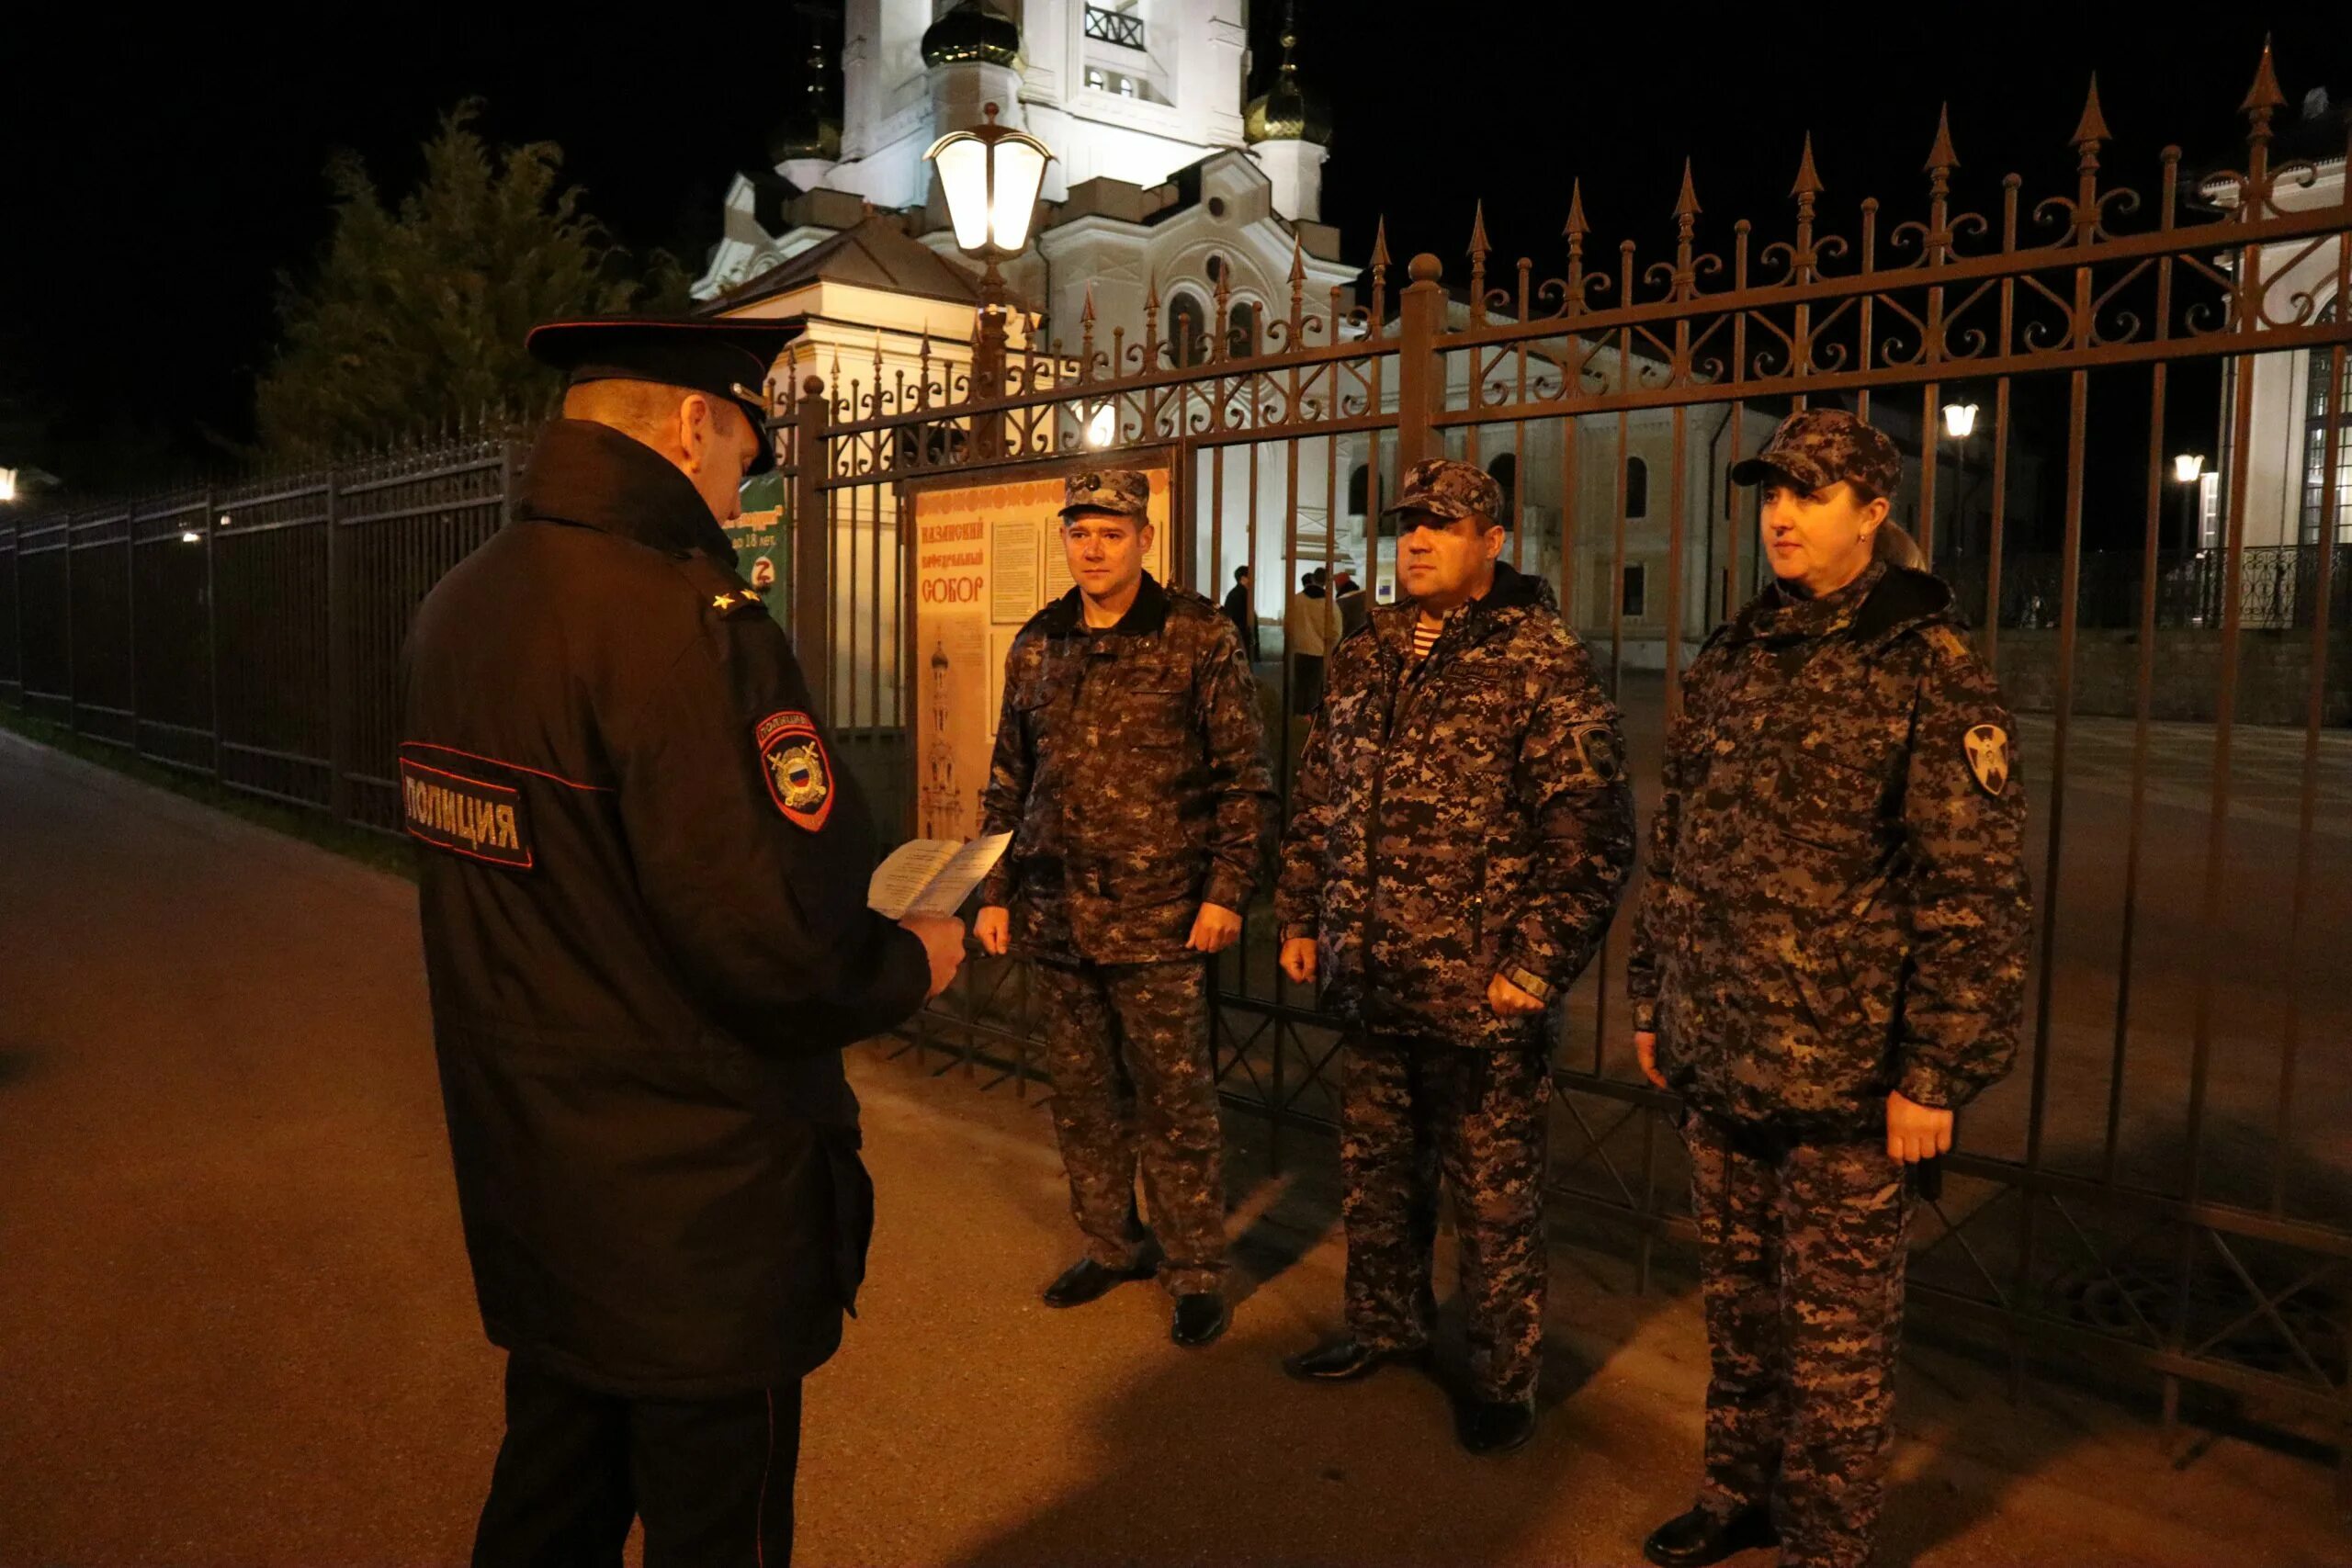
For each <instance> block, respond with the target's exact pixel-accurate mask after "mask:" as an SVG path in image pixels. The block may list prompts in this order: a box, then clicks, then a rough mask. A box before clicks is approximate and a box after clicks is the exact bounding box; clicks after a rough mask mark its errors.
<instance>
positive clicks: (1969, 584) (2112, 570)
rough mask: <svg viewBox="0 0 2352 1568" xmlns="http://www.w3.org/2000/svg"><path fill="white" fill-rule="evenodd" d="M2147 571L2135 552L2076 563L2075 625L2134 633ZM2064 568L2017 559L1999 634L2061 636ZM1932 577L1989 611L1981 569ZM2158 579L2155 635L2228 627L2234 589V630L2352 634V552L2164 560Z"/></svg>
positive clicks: (2005, 576)
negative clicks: (2019, 631)
mask: <svg viewBox="0 0 2352 1568" xmlns="http://www.w3.org/2000/svg"><path fill="white" fill-rule="evenodd" d="M2322 556H2327V557H2329V559H2326V560H2323V559H2322V558H2321V557H2322ZM2148 564H2149V563H2148V561H2147V559H2146V558H2143V556H2142V555H2141V553H2140V552H2139V551H2137V550H2086V551H2085V552H2083V554H2082V556H2081V558H2079V560H2078V561H2077V562H2076V563H2075V598H2074V611H2075V625H2076V626H2079V627H2082V628H2084V629H2086V630H2088V629H2092V628H2097V629H2100V630H2128V629H2130V628H2132V627H2135V626H2138V625H2139V624H2140V601H2141V597H2142V594H2143V591H2144V584H2143V572H2144V571H2145V570H2147V567H2148ZM2066 568H2067V558H2066V557H2065V556H2064V555H2063V554H2059V553H2056V552H2052V551H2047V550H2032V551H2013V552H2011V553H2010V555H2009V557H2008V558H2007V560H2006V561H2004V562H2003V563H2002V566H2001V574H2000V604H1999V607H1998V609H1997V611H1996V615H1997V618H1998V621H1999V624H2000V625H2002V626H2022V627H2028V628H2042V627H2055V626H2057V625H2058V624H2059V622H2060V620H2061V619H2062V618H2063V617H2064V611H2065V608H2066V600H2065V597H2064V593H2065V583H2066ZM1936 570H1937V571H1938V572H1939V573H1940V574H1941V575H1942V576H1943V578H1944V579H1945V580H1946V581H1949V582H1951V585H1952V587H1953V588H1954V589H1955V590H1956V591H1957V592H1959V594H1960V597H1961V599H1962V603H1965V604H1978V605H1981V604H1984V603H1985V590H1986V584H1987V579H1988V578H1989V577H1990V575H1991V574H1990V572H1989V571H1988V570H1987V568H1986V565H1985V562H1984V561H1981V560H1959V561H1954V560H1943V561H1939V562H1938V563H1937V566H1936ZM2154 570H2155V578H2156V581H2155V601H2156V603H2155V623H2154V624H2155V625H2156V626H2158V627H2159V628H2174V629H2183V628H2188V627H2200V626H2202V627H2216V628H2218V627H2219V626H2221V625H2222V621H2223V620H2224V619H2225V616H2224V615H2223V613H2222V595H2223V594H2224V593H2226V592H2232V591H2233V588H2234V592H2235V593H2236V596H2237V619H2238V625H2239V626H2241V627H2244V628H2245V629H2248V630H2255V629H2261V630H2267V631H2302V632H2308V631H2310V630H2311V629H2312V626H2314V625H2316V624H2318V623H2319V621H2320V620H2321V619H2322V617H2323V616H2324V619H2325V621H2326V624H2327V625H2328V626H2331V627H2333V628H2335V632H2336V633H2337V635H2338V636H2341V635H2343V633H2344V632H2345V631H2346V630H2347V629H2352V546H2347V545H2334V546H2327V545H2251V546H2248V547H2245V548H2244V549H2242V550H2240V551H2239V552H2237V553H2236V554H2235V555H2234V556H2233V555H2232V554H2231V553H2230V552H2229V551H2226V550H2199V551H2196V552H2195V553H2194V554H2190V555H2181V554H2178V553H2176V552H2167V553H2165V554H2162V555H2159V556H2157V557H2156V558H2154ZM2233 579H2234V583H2233ZM2323 582H2324V583H2325V584H2326V585H2327V586H2326V592H2327V595H2328V598H2327V603H2326V604H2324V605H2323V604H2321V602H2320V594H2321V591H2322V589H2321V585H2322V583H2323Z"/></svg>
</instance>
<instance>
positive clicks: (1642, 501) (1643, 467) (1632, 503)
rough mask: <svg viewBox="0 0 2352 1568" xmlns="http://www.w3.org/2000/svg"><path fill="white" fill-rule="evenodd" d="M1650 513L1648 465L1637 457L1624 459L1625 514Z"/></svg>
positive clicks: (1640, 515)
mask: <svg viewBox="0 0 2352 1568" xmlns="http://www.w3.org/2000/svg"><path fill="white" fill-rule="evenodd" d="M1649 514H1650V466H1649V465H1648V464H1647V463H1645V462H1643V461H1642V460H1641V459H1640V458H1639V457H1628V458H1626V459H1625V515H1626V516H1628V517H1647V516H1648V515H1649Z"/></svg>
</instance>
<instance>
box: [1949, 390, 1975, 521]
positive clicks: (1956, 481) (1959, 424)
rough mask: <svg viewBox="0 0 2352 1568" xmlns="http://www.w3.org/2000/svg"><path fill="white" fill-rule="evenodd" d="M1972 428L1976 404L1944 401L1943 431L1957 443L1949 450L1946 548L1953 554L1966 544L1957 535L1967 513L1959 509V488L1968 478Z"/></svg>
mask: <svg viewBox="0 0 2352 1568" xmlns="http://www.w3.org/2000/svg"><path fill="white" fill-rule="evenodd" d="M1975 429H1976V405H1975V404H1974V403H1946V404H1945V405H1944V434H1947V435H1949V436H1951V438H1952V440H1953V441H1955V442H1957V443H1958V444H1959V447H1960V449H1959V450H1958V451H1956V452H1954V453H1953V454H1952V460H1951V467H1952V486H1951V535H1952V538H1951V546H1950V548H1951V552H1952V553H1953V554H1955V555H1958V554H1961V553H1962V550H1963V547H1965V546H1966V544H1967V541H1966V540H1965V539H1963V538H1962V537H1961V532H1962V529H1963V528H1965V527H1966V526H1967V523H1968V517H1967V513H1964V512H1963V511H1962V509H1961V494H1960V490H1961V486H1962V485H1963V484H1965V483H1966V482H1967V481H1968V438H1969V436H1970V435H1971V434H1974V432H1975Z"/></svg>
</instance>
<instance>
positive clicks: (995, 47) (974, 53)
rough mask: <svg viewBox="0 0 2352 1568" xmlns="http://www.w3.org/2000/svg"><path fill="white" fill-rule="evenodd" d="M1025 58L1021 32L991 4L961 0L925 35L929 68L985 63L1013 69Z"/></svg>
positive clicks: (924, 58)
mask: <svg viewBox="0 0 2352 1568" xmlns="http://www.w3.org/2000/svg"><path fill="white" fill-rule="evenodd" d="M1020 56H1021V29H1020V28H1018V27H1016V26H1014V25H1013V21H1012V17H1008V16H1006V15H1005V14H1004V13H1003V12H1001V11H1000V10H998V9H997V8H996V7H995V6H991V5H989V3H988V0H960V3H959V4H958V5H956V7H955V8H954V9H953V10H951V11H949V12H947V13H946V14H945V15H944V16H942V17H940V18H939V20H937V21H935V22H933V23H932V24H931V27H930V28H929V29H928V30H927V31H925V32H924V34H923V35H922V62H923V63H924V64H925V65H956V64H959V63H961V62H966V61H971V60H979V61H985V62H988V63H989V64H990V65H1010V64H1012V62H1014V61H1015V60H1017V59H1019V58H1020Z"/></svg>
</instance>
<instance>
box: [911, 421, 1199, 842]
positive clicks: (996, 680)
mask: <svg viewBox="0 0 2352 1568" xmlns="http://www.w3.org/2000/svg"><path fill="white" fill-rule="evenodd" d="M1121 466H1123V467H1126V468H1136V469H1138V470H1139V471H1141V472H1143V473H1145V474H1147V475H1148V476H1149V477H1150V479H1151V513H1150V517H1149V521H1150V523H1151V525H1152V542H1151V547H1150V549H1149V550H1148V552H1146V555H1145V558H1144V567H1145V570H1148V571H1149V572H1150V573H1151V574H1152V576H1154V577H1156V578H1158V579H1159V580H1160V581H1163V582H1164V581H1167V578H1168V553H1169V541H1168V519H1169V506H1168V501H1169V496H1168V484H1169V471H1170V470H1169V463H1168V459H1167V458H1166V457H1165V456H1164V455H1161V454H1152V455H1150V456H1148V457H1137V456H1130V457H1127V458H1126V459H1125V461H1124V462H1123V463H1122V465H1121ZM1079 467H1080V465H1074V464H1064V465H1060V466H1059V467H1057V468H1056V469H1055V470H1054V471H1052V472H1050V473H1045V472H1036V473H1035V477H1029V476H1025V475H1024V476H1021V477H1003V476H999V477H996V478H992V479H986V480H981V481H978V482H974V483H968V484H953V485H935V486H926V487H924V488H922V490H920V491H916V493H915V495H914V523H915V648H914V654H915V660H914V663H915V682H914V685H915V692H914V697H915V757H916V770H917V779H918V783H917V787H916V796H915V798H916V807H915V834H916V836H917V837H919V838H924V839H969V838H972V837H975V836H976V835H978V832H979V830H980V789H981V787H982V786H983V785H984V784H987V783H988V776H989V750H990V749H991V748H992V747H994V745H995V744H996V721H997V714H998V712H999V710H1000V709H1001V707H1002V706H1003V703H1004V659H1005V655H1006V653H1007V652H1009V651H1010V650H1011V649H1012V639H1013V637H1014V636H1015V635H1016V634H1017V633H1018V632H1019V631H1020V629H1021V626H1022V624H1023V622H1025V621H1027V620H1028V619H1029V617H1030V616H1032V615H1035V614H1036V613H1037V612H1038V611H1039V610H1042V609H1044V608H1045V607H1046V604H1049V603H1051V602H1052V601H1053V600H1055V599H1057V598H1058V597H1060V596H1061V595H1062V594H1064V593H1066V592H1069V588H1070V575H1069V563H1068V561H1067V559H1066V558H1064V556H1063V554H1062V536H1061V515H1060V514H1061V504H1062V494H1063V489H1062V481H1063V479H1064V477H1065V476H1066V474H1067V473H1070V472H1076V471H1078V468H1079Z"/></svg>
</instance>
